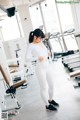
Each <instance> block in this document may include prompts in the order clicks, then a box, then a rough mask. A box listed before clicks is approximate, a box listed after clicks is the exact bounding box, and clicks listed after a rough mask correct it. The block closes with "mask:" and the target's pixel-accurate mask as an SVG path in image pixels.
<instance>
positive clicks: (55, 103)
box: [48, 100, 59, 106]
mask: <svg viewBox="0 0 80 120" xmlns="http://www.w3.org/2000/svg"><path fill="white" fill-rule="evenodd" d="M48 102H49V103H50V104H52V105H55V106H59V104H58V103H57V102H55V101H54V100H51V101H50V100H48Z"/></svg>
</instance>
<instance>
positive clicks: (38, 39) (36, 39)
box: [34, 36, 42, 43]
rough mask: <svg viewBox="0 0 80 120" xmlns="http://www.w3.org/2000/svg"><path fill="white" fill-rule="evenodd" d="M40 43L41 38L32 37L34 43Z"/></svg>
mask: <svg viewBox="0 0 80 120" xmlns="http://www.w3.org/2000/svg"><path fill="white" fill-rule="evenodd" d="M41 41H42V38H41V37H36V36H34V42H35V43H40V42H41Z"/></svg>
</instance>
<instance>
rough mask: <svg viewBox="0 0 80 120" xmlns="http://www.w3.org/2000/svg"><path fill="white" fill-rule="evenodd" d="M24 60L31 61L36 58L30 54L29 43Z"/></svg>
mask: <svg viewBox="0 0 80 120" xmlns="http://www.w3.org/2000/svg"><path fill="white" fill-rule="evenodd" d="M25 60H26V62H32V61H36V60H37V59H36V58H35V57H34V56H33V55H32V48H31V46H30V45H29V46H27V49H26V56H25Z"/></svg>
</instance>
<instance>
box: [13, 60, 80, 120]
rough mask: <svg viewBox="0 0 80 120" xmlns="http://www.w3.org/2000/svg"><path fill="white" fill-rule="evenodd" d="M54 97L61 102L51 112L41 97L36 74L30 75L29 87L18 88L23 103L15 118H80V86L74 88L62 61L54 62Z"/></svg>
mask: <svg viewBox="0 0 80 120" xmlns="http://www.w3.org/2000/svg"><path fill="white" fill-rule="evenodd" d="M52 67H53V80H54V81H53V82H54V99H55V100H56V101H57V102H58V103H59V104H60V107H59V108H58V111H57V112H53V111H52V112H49V111H47V110H46V109H45V105H44V103H43V101H42V99H41V97H40V93H39V84H38V80H37V78H36V76H35V75H33V76H30V77H28V78H27V79H28V83H29V85H28V87H27V88H26V89H18V91H17V98H18V100H19V102H20V104H21V106H22V107H21V109H20V110H19V114H17V116H15V117H13V120H80V88H79V89H74V87H73V84H74V83H73V81H72V80H71V79H69V73H68V72H67V71H66V69H65V68H64V66H63V65H62V63H61V61H60V60H58V61H57V62H53V64H52Z"/></svg>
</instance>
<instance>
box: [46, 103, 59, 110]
mask: <svg viewBox="0 0 80 120" xmlns="http://www.w3.org/2000/svg"><path fill="white" fill-rule="evenodd" d="M46 109H47V110H52V111H57V109H56V108H55V107H54V106H53V105H51V104H49V105H48V106H46Z"/></svg>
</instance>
